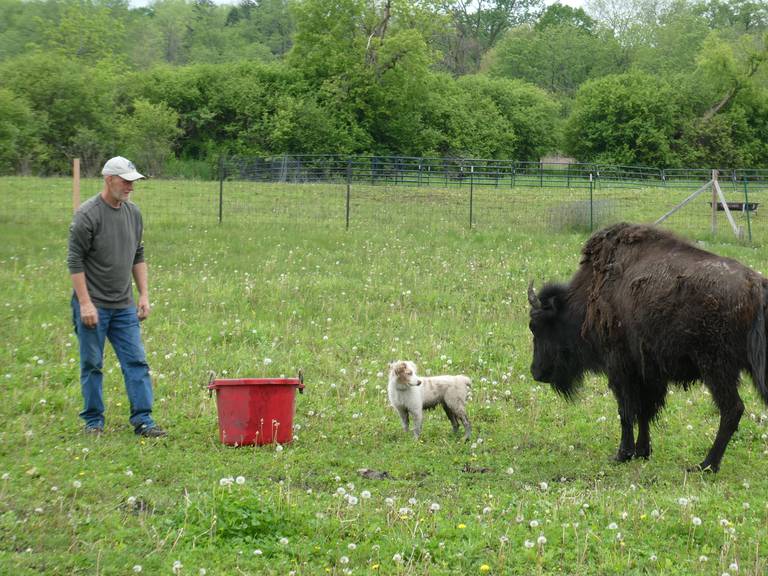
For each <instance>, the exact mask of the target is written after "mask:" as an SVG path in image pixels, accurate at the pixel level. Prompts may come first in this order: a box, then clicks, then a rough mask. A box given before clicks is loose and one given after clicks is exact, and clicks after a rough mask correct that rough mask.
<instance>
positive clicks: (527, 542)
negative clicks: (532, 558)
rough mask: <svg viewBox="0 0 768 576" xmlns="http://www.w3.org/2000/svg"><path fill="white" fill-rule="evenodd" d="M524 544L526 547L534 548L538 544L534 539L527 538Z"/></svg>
mask: <svg viewBox="0 0 768 576" xmlns="http://www.w3.org/2000/svg"><path fill="white" fill-rule="evenodd" d="M523 546H525V547H526V548H533V547H534V546H536V544H535V543H534V541H533V540H526V541H525V542H523Z"/></svg>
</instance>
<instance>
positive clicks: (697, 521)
mask: <svg viewBox="0 0 768 576" xmlns="http://www.w3.org/2000/svg"><path fill="white" fill-rule="evenodd" d="M691 522H693V525H694V526H701V518H699V517H698V516H694V517H693V518H691Z"/></svg>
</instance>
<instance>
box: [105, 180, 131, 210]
mask: <svg viewBox="0 0 768 576" xmlns="http://www.w3.org/2000/svg"><path fill="white" fill-rule="evenodd" d="M107 189H108V190H109V197H110V198H111V199H112V200H114V201H115V203H116V204H119V203H122V202H125V201H126V200H128V198H129V197H130V195H131V192H133V182H130V181H128V180H123V179H122V178H120V176H107Z"/></svg>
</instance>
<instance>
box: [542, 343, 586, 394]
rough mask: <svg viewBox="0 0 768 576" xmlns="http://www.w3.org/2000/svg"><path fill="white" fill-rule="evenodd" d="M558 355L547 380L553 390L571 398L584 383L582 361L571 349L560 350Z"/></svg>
mask: <svg viewBox="0 0 768 576" xmlns="http://www.w3.org/2000/svg"><path fill="white" fill-rule="evenodd" d="M558 356H559V357H558V363H557V368H556V369H555V370H554V372H553V374H552V377H551V378H550V379H549V380H548V382H549V384H550V385H551V386H552V389H553V390H554V391H555V392H557V393H558V394H559V395H561V396H563V397H565V398H566V399H568V400H572V399H573V398H574V397H575V396H576V393H577V392H578V391H579V389H580V388H581V385H582V384H583V383H584V372H585V370H584V363H583V362H582V359H581V358H580V355H579V354H578V353H576V352H575V351H573V350H562V351H561V352H560V354H558Z"/></svg>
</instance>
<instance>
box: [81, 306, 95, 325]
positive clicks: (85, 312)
mask: <svg viewBox="0 0 768 576" xmlns="http://www.w3.org/2000/svg"><path fill="white" fill-rule="evenodd" d="M80 321H81V322H82V323H83V326H85V327H86V328H95V327H96V324H98V323H99V311H98V310H96V306H94V305H93V302H86V303H84V304H82V303H81V304H80Z"/></svg>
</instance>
